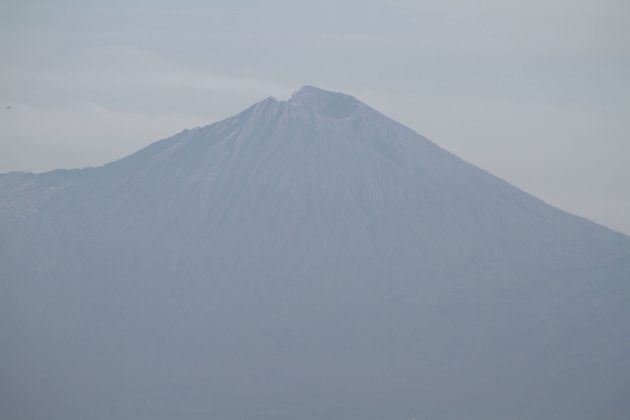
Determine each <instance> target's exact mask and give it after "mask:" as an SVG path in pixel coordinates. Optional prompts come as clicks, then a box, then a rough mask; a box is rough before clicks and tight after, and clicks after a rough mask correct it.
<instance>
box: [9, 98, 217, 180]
mask: <svg viewBox="0 0 630 420" xmlns="http://www.w3.org/2000/svg"><path fill="white" fill-rule="evenodd" d="M209 122H212V120H211V119H210V120H207V119H202V118H200V117H197V116H194V115H184V114H178V113H168V112H166V113H154V114H150V113H146V112H137V111H117V110H111V109H107V108H104V107H102V106H99V105H96V104H91V103H84V104H78V105H74V106H71V107H65V108H60V109H47V108H37V107H33V106H29V105H24V104H19V103H17V104H13V105H12V106H11V109H9V110H7V109H3V110H1V111H0V125H2V128H3V133H2V135H3V140H2V145H1V149H0V150H1V152H0V173H2V172H8V171H15V170H29V171H35V172H41V171H46V170H51V169H57V168H77V167H85V166H96V165H101V164H104V163H107V162H109V161H111V160H115V159H118V158H121V157H123V156H124V155H126V154H129V153H132V152H135V151H136V150H138V149H140V148H142V147H143V146H146V145H147V144H149V143H151V142H153V141H156V140H158V139H160V138H164V137H167V136H170V135H172V134H175V133H176V132H179V131H181V130H183V129H185V128H191V127H196V126H199V125H205V124H208V123H209Z"/></svg>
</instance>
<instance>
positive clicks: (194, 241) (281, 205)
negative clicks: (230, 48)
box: [0, 86, 630, 420]
mask: <svg viewBox="0 0 630 420" xmlns="http://www.w3.org/2000/svg"><path fill="white" fill-rule="evenodd" d="M86 135H89V133H86ZM0 238H1V240H0V279H1V281H0V343H2V351H1V352H0V353H1V356H0V377H1V378H2V379H0V414H2V413H4V415H3V416H2V417H5V416H6V418H11V419H17V420H19V419H40V418H47V419H66V420H67V419H103V420H105V419H114V418H115V419H184V420H185V419H305V420H311V419H327V420H332V419H408V418H411V417H415V418H418V419H421V418H426V419H479V420H482V419H483V420H487V419H507V418H510V419H512V418H513V419H568V418H570V419H594V418H599V419H604V418H610V419H613V418H614V419H617V418H623V417H624V416H627V415H628V413H630V284H629V282H630V238H628V237H627V236H624V235H622V234H620V233H616V232H613V231H611V230H609V229H607V228H605V227H602V226H600V225H597V224H595V223H592V222H590V221H588V220H586V219H583V218H580V217H577V216H574V215H571V214H569V213H566V212H564V211H561V210H559V209H556V208H554V207H552V206H550V205H548V204H546V203H544V202H543V201H541V200H539V199H537V198H535V197H533V196H531V195H529V194H527V193H525V192H523V191H521V190H519V189H517V188H516V187H514V186H512V185H510V184H508V183H507V182H505V181H503V180H501V179H499V178H497V177H495V176H493V175H491V174H489V173H487V172H485V171H483V170H481V169H479V168H477V167H475V166H473V165H471V164H469V163H467V162H465V161H463V160H461V159H459V158H458V157H456V156H454V155H452V154H451V153H449V152H447V151H445V150H443V149H441V148H440V147H438V146H437V145H435V144H434V143H432V142H431V141H429V140H428V139H426V138H424V137H422V136H421V135H419V134H417V133H415V132H414V131H412V130H410V129H409V128H407V127H404V126H403V125H401V124H398V123H397V122H395V121H393V120H391V119H389V118H388V117H386V116H384V115H382V114H380V113H379V112H377V111H376V110H374V109H372V108H370V107H369V106H367V105H366V104H364V103H362V102H360V101H358V100H357V99H355V98H354V97H352V96H348V95H344V94H341V93H334V92H329V91H325V90H322V89H319V88H316V87H312V86H305V87H303V88H301V89H299V90H298V91H297V92H295V93H294V95H293V96H292V97H291V98H290V99H289V100H288V101H279V100H276V99H274V98H268V99H265V100H263V101H261V102H259V103H257V104H255V105H253V106H251V107H250V108H248V109H246V110H245V111H243V112H241V113H239V114H238V115H235V116H233V117H230V118H227V119H225V120H223V121H220V122H217V123H214V124H212V125H209V126H206V127H200V128H195V129H192V130H185V131H183V132H181V133H179V134H176V135H174V136H173V137H170V138H167V139H164V140H161V141H158V142H155V143H153V144H151V145H149V146H148V147H146V148H144V149H142V150H140V151H138V152H137V153H134V154H132V155H129V156H127V157H124V158H123V159H120V160H117V161H115V162H111V163H109V164H107V165H104V166H101V167H95V168H85V169H77V170H55V171H51V172H46V173H42V174H32V173H8V174H3V175H0Z"/></svg>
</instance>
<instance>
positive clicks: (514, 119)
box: [0, 0, 630, 234]
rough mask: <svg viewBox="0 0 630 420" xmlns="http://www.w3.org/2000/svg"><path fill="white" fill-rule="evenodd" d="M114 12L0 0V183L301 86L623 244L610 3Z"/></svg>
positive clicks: (330, 4)
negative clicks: (1, 175)
mask: <svg viewBox="0 0 630 420" xmlns="http://www.w3.org/2000/svg"><path fill="white" fill-rule="evenodd" d="M129 3H132V2H122V1H111V0H108V1H86V0H84V1H74V2H71V1H63V0H58V1H54V2H51V1H31V0H0V57H2V59H1V61H0V63H1V64H2V65H1V66H0V127H1V131H0V172H7V171H12V170H28V171H35V172H39V171H44V170H49V169H53V168H60V167H62V168H70V167H83V166H90V165H98V164H102V163H105V162H107V161H110V160H112V159H116V158H119V157H121V156H123V155H125V154H128V153H130V152H133V151H135V150H137V149H138V148H140V147H142V146H144V145H146V144H148V143H150V142H152V141H155V140H157V139H159V138H162V137H166V136H168V135H170V134H173V133H175V132H178V131H180V130H182V129H184V128H190V127H194V126H199V125H206V124H208V123H211V122H214V121H215V120H218V119H222V118H224V117H227V116H229V115H231V114H234V113H236V112H238V111H240V110H242V109H243V108H245V107H246V106H248V105H250V104H251V103H253V102H255V101H258V100H260V99H263V98H264V97H266V96H275V97H277V98H279V99H285V98H287V97H288V96H290V94H291V92H292V91H293V90H295V89H297V88H298V87H300V86H301V85H304V84H313V85H316V86H320V87H322V88H328V89H333V90H339V91H343V92H346V93H350V94H353V95H355V96H357V97H358V98H359V99H361V100H363V101H364V102H367V103H368V104H370V105H371V106H373V107H375V108H377V109H379V110H380V111H382V112H384V113H385V114H387V115H389V116H391V117H392V118H394V119H396V120H398V121H400V122H402V123H405V124H407V125H408V126H410V127H412V128H413V129H415V130H416V131H418V132H420V133H421V134H424V135H425V136H427V137H429V138H430V139H431V140H433V141H435V142H436V143H438V144H439V145H441V146H443V147H444V148H446V149H448V150H450V151H452V152H454V153H456V154H457V155H459V156H460V157H462V158H464V159H466V160H468V161H470V162H472V163H475V164H477V165H478V166H481V167H482V168H484V169H487V170H489V171H490V172H492V173H494V174H496V175H498V176H500V177H502V178H504V179H506V180H508V181H510V182H512V183H513V184H515V185H516V186H518V187H520V188H522V189H524V190H526V191H528V192H530V193H532V194H534V195H536V196H538V197H540V198H542V199H544V200H546V201H547V202H549V203H551V204H554V205H556V206H558V207H560V208H562V209H565V210H568V211H571V212H573V213H576V214H579V215H582V216H585V217H587V218H589V219H592V220H594V221H597V222H599V223H601V224H604V225H606V226H609V227H611V228H614V229H616V230H619V231H622V232H625V233H627V234H630V186H628V184H629V183H630V79H629V76H628V75H629V74H630V25H628V22H629V21H630V2H628V1H627V0H597V1H596V0H554V1H551V2H550V1H549V0H528V1H511V0H481V1H472V0H450V1H449V0H446V1H445V0H439V1H438V0H434V1H421V0H413V1H412V0H401V1H391V0H389V1H388V0H377V1H366V0H345V1H344V0H336V1H332V0H319V1H313V2H306V1H302V2H300V1H295V0H294V1H289V0H283V1H253V0H241V1H238V0H232V1H227V0H221V1H178V2H175V1H172V2H165V1H136V2H133V4H129ZM8 107H10V109H8Z"/></svg>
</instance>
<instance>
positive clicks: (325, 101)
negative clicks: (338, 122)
mask: <svg viewBox="0 0 630 420" xmlns="http://www.w3.org/2000/svg"><path fill="white" fill-rule="evenodd" d="M288 102H289V104H291V105H294V106H298V107H301V108H305V109H308V110H309V111H312V112H315V113H317V114H320V115H323V116H326V117H332V118H344V117H348V116H350V115H352V114H353V113H354V112H355V111H356V109H357V108H358V106H359V104H360V102H359V101H358V100H357V99H355V98H354V97H352V96H350V95H346V94H344V93H340V92H332V91H329V90H324V89H320V88H318V87H315V86H309V85H306V86H302V87H301V88H300V89H298V90H297V91H296V92H295V93H294V94H293V96H291V98H290V99H289V101H288Z"/></svg>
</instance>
